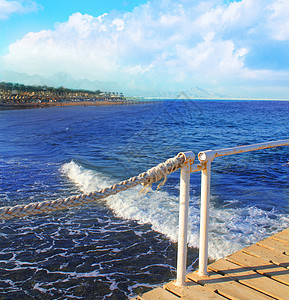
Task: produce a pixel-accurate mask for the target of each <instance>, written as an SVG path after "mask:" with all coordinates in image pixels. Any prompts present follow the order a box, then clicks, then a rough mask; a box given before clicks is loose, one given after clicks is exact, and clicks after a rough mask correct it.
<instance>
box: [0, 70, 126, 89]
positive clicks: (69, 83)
mask: <svg viewBox="0 0 289 300" xmlns="http://www.w3.org/2000/svg"><path fill="white" fill-rule="evenodd" d="M0 81H8V82H12V83H21V84H25V85H42V86H43V85H47V86H52V87H56V88H57V87H60V86H63V87H66V88H70V89H85V90H91V91H96V90H102V91H122V89H121V87H120V86H119V84H118V83H117V82H103V81H98V80H95V81H90V80H88V79H75V78H74V77H73V76H71V75H69V74H67V73H56V74H54V75H52V76H50V77H44V76H41V75H28V74H26V73H18V72H13V71H5V70H4V71H1V72H0Z"/></svg>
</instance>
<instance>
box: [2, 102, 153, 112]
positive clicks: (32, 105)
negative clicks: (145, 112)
mask: <svg viewBox="0 0 289 300" xmlns="http://www.w3.org/2000/svg"><path fill="white" fill-rule="evenodd" d="M149 102H152V101H149V100H148V101H66V102H38V103H36V102H35V103H1V104H0V110H1V108H4V109H21V108H46V107H53V106H111V105H136V104H144V103H149Z"/></svg>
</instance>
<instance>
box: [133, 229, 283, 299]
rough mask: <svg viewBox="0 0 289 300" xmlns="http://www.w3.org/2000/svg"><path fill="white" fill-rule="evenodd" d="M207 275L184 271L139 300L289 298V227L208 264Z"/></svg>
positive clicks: (138, 297) (141, 296)
mask: <svg viewBox="0 0 289 300" xmlns="http://www.w3.org/2000/svg"><path fill="white" fill-rule="evenodd" d="M208 269H209V276H204V277H199V276H198V274H197V272H194V273H190V274H187V277H186V285H185V286H184V287H177V286H175V285H174V281H172V282H169V283H167V284H165V285H164V286H163V287H162V288H161V287H159V288H156V289H154V290H152V291H150V292H147V293H144V294H143V295H139V296H137V298H136V299H138V300H177V299H200V300H203V299H248V300H255V299H256V300H258V299H289V228H288V229H285V230H283V231H282V232H280V233H277V234H275V235H273V236H271V237H269V238H266V239H264V240H262V241H260V242H258V243H256V244H254V245H252V246H249V247H247V248H245V249H243V250H241V251H237V252H235V253H233V254H231V255H229V256H227V257H225V258H224V259H220V260H217V261H216V262H214V263H212V264H211V265H209V266H208Z"/></svg>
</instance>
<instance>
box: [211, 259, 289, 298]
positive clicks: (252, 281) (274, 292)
mask: <svg viewBox="0 0 289 300" xmlns="http://www.w3.org/2000/svg"><path fill="white" fill-rule="evenodd" d="M209 269H210V270H213V271H215V272H219V273H221V274H227V275H229V276H230V277H232V279H234V280H238V281H239V282H240V283H242V284H244V285H246V286H248V287H251V288H253V289H256V290H258V291H260V292H261V293H264V294H266V295H269V296H271V297H275V298H277V299H287V300H288V295H289V287H288V286H287V285H284V284H282V283H279V282H277V281H275V280H273V279H270V278H269V277H264V276H262V275H260V274H258V273H256V272H254V271H251V270H249V269H248V268H245V267H242V266H238V265H236V264H234V263H232V262H229V261H226V260H224V259H220V260H218V261H216V262H214V263H213V264H211V265H209Z"/></svg>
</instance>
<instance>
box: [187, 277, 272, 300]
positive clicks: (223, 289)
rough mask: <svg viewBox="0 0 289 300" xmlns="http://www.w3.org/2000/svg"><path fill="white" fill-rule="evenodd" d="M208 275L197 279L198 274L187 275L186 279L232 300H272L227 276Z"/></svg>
mask: <svg viewBox="0 0 289 300" xmlns="http://www.w3.org/2000/svg"><path fill="white" fill-rule="evenodd" d="M208 275H209V276H205V277H199V276H198V274H197V273H196V272H194V273H190V274H188V275H187V277H188V278H189V279H191V280H194V281H195V282H197V283H200V284H202V285H204V286H205V287H207V288H210V289H211V290H212V291H218V293H219V294H221V295H223V296H224V297H227V298H229V299H232V300H237V299H242V300H252V299H254V300H264V299H272V298H271V297H269V296H266V295H264V294H262V293H260V292H258V291H256V290H253V289H251V288H249V287H247V286H245V285H242V284H240V283H238V282H236V281H234V280H233V279H232V278H231V277H230V276H228V275H221V274H218V273H215V272H209V273H208Z"/></svg>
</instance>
